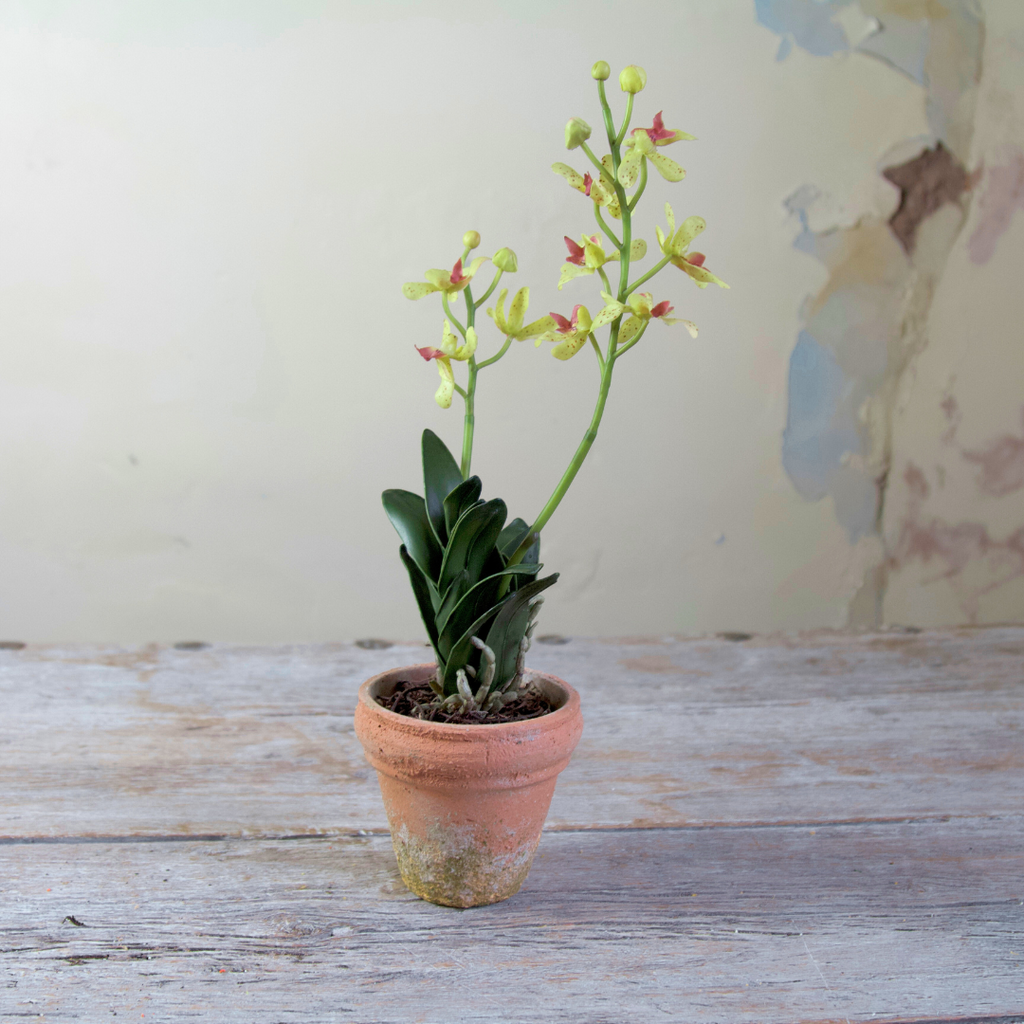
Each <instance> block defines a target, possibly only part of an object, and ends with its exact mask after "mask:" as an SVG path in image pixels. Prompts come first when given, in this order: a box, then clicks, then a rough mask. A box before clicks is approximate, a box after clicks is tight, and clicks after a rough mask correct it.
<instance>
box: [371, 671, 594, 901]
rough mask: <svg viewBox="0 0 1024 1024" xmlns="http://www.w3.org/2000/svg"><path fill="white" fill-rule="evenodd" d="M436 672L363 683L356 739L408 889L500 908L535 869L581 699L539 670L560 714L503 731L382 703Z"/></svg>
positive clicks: (574, 739)
mask: <svg viewBox="0 0 1024 1024" xmlns="http://www.w3.org/2000/svg"><path fill="white" fill-rule="evenodd" d="M433 671H434V666H433V665H412V666H410V667H408V668H398V669H392V670H391V671H390V672H384V673H382V674H381V675H379V676H374V678H373V679H370V680H367V682H365V683H363V685H362V687H360V690H359V704H358V706H357V707H356V717H355V727H356V735H357V736H358V737H359V741H360V743H362V745H363V750H364V751H365V752H366V758H367V760H368V761H369V762H370V764H372V765H373V767H374V768H376V769H377V778H378V779H379V781H380V791H381V795H382V796H383V797H384V808H385V810H386V811H387V815H388V823H389V824H390V826H391V841H392V843H393V845H394V847H395V855H396V856H397V858H398V867H399V870H400V871H401V872H402V880H403V881H404V882H405V884H406V885H407V886H408V887H409V888H410V889H411V890H412V891H413V892H414V893H416V895H417V896H420V897H422V898H423V899H425V900H430V902H431V903H441V904H443V905H445V906H449V907H475V906H480V905H481V904H484V903H497V902H499V901H500V900H505V899H508V898H509V896H512V895H513V894H514V893H516V892H517V891H518V890H519V887H520V886H521V885H522V884H523V881H524V880H525V878H526V875H527V873H528V872H529V870H530V864H531V862H532V861H533V854H534V851H535V850H536V849H537V844H538V842H539V841H540V831H541V826H542V825H543V824H544V819H545V817H547V813H548V807H549V806H550V805H551V797H552V794H553V793H554V791H555V781H556V778H557V776H558V773H559V772H560V771H561V770H562V769H563V768H565V766H566V765H567V764H568V763H569V756H570V755H571V754H572V752H573V749H574V748H575V747H576V744H577V743H578V742H579V738H580V733H581V732H582V731H583V719H582V717H581V716H580V698H579V694H578V693H577V692H576V691H575V690H574V689H573V688H572V687H571V686H569V684H568V683H564V682H562V680H561V679H556V678H555V677H554V676H545V675H539V674H532V678H533V681H534V684H535V685H536V686H537V687H538V688H539V689H540V690H541V691H542V692H543V693H544V694H545V695H546V696H547V697H548V698H549V699H550V700H551V701H552V703H554V704H555V706H556V708H557V710H556V711H553V712H551V713H550V714H547V715H543V716H541V717H540V718H532V719H528V720H527V721H524V722H507V723H502V724H500V725H449V724H447V723H442V722H423V721H420V720H419V719H416V718H410V717H408V716H407V715H398V714H395V713H394V712H393V711H387V710H385V709H384V708H382V707H381V706H380V705H379V704H378V703H377V702H376V700H375V698H376V697H386V696H389V695H390V694H391V693H392V692H393V690H394V688H395V686H396V685H397V683H398V682H399V681H400V680H413V681H416V682H422V681H425V680H426V679H428V678H429V677H430V675H431V674H432V673H433Z"/></svg>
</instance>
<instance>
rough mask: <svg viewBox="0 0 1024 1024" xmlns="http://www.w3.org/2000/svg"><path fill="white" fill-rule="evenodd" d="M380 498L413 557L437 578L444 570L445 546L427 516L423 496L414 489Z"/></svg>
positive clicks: (390, 492) (387, 493)
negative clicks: (438, 538)
mask: <svg viewBox="0 0 1024 1024" xmlns="http://www.w3.org/2000/svg"><path fill="white" fill-rule="evenodd" d="M380 497H381V501H382V502H383V503H384V511H385V512H387V514H388V519H390V520H391V525H392V526H393V527H394V528H395V529H396V530H397V531H398V536H399V537H401V538H402V543H403V544H404V545H405V547H406V549H407V550H408V552H409V554H410V555H411V556H412V558H413V560H414V561H415V562H416V564H417V565H418V566H419V567H420V568H421V569H422V570H423V572H424V573H425V574H426V576H427V577H428V578H429V579H431V580H436V579H437V575H438V573H439V572H440V571H441V547H440V545H439V544H438V543H437V538H436V537H435V536H434V531H433V530H432V529H431V526H430V521H429V520H428V519H427V507H426V505H425V504H424V503H423V499H422V498H421V497H420V496H419V495H418V494H413V493H412V492H411V491H401V490H388V491H385V492H384V493H383V494H382V495H381V496H380Z"/></svg>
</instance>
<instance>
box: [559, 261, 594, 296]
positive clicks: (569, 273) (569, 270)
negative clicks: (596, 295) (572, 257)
mask: <svg viewBox="0 0 1024 1024" xmlns="http://www.w3.org/2000/svg"><path fill="white" fill-rule="evenodd" d="M593 272H594V268H593V267H577V266H576V264H575V263H564V264H563V265H562V273H561V275H560V276H559V278H558V290H559V291H561V290H562V285H563V284H566V283H567V282H568V281H571V280H573V278H576V277H583V276H584V275H585V274H592V273H593Z"/></svg>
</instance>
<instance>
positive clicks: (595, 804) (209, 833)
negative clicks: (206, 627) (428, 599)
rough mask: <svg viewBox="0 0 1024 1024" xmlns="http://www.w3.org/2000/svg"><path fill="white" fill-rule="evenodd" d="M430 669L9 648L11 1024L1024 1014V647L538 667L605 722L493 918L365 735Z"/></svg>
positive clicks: (615, 658)
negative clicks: (445, 862)
mask: <svg viewBox="0 0 1024 1024" xmlns="http://www.w3.org/2000/svg"><path fill="white" fill-rule="evenodd" d="M193 646H194V645H193ZM426 653H427V652H426V651H425V650H424V648H423V647H422V646H420V645H411V644H404V645H394V646H391V647H390V648H388V649H377V650H375V649H369V650H364V649H360V648H359V647H357V646H354V645H348V644H322V645H316V646H293V647H261V648H256V647H239V646H221V645H214V646H210V647H201V648H199V649H181V650H178V649H174V648H167V647H157V646H147V647H142V648H137V649H123V648H112V647H86V646H75V647H33V646H29V647H26V648H24V649H22V650H2V651H0V778H2V782H3V785H2V790H0V837H2V838H0V1022H3V1024H13V1022H15V1021H17V1022H19V1024H20V1022H21V1021H25V1020H40V1021H89V1022H93V1021H115V1020H116V1021H117V1024H121V1022H122V1021H125V1020H129V1021H133V1020H141V1019H142V1018H143V1016H144V1017H145V1018H146V1020H147V1021H179V1020H180V1021H184V1020H199V1021H211V1022H217V1024H221V1022H239V1024H242V1022H244V1024H278V1022H292V1021H294V1022H297V1024H312V1022H320V1021H323V1022H332V1024H333V1022H337V1021H358V1022H363V1021H373V1022H378V1021H379V1022H395V1024H408V1022H430V1024H433V1022H436V1024H453V1022H463V1021H467V1022H468V1021H510V1022H516V1024H524V1022H536V1024H552V1022H560V1021H573V1022H579V1024H620V1022H645V1021H661V1020H664V1021H680V1022H733V1021H744V1022H752V1024H753V1022H756V1024H767V1022H785V1024H790V1022H795V1021H869V1020H871V1021H893V1020H901V1021H906V1020H910V1021H917V1022H923V1021H940V1020H941V1021H947V1020H958V1021H960V1022H961V1024H963V1022H964V1021H972V1022H986V1024H1010V1022H1011V1021H1012V1022H1019V1021H1024V628H991V629H983V630H950V631H943V632H926V633H920V634H912V633H905V632H899V633H897V632H890V633H883V634H871V635H861V636H846V635H831V634H820V633H819V634H814V635H807V636H801V637H772V638H753V639H748V640H732V641H730V640H726V639H704V640H676V639H666V640H663V641H655V640H623V641H616V642H605V641H593V640H577V639H573V640H571V641H569V642H567V643H563V644H553V643H548V644H538V645H535V648H534V650H533V652H531V662H532V664H533V666H534V667H535V668H538V669H543V670H546V671H550V672H553V673H555V674H556V675H559V676H562V677H563V678H565V679H568V680H570V681H571V682H572V683H574V684H575V685H576V686H577V687H578V689H579V690H580V692H581V694H582V697H583V707H584V716H585V719H586V729H585V732H584V735H583V740H582V743H581V745H580V747H579V749H578V750H577V753H576V755H575V758H574V760H573V763H572V765H571V766H570V767H569V769H568V770H567V771H566V772H565V773H564V774H563V775H562V777H561V779H560V781H559V784H558V790H557V792H556V794H555V800H554V804H553V806H552V809H551V815H550V818H549V822H548V828H547V831H546V833H545V835H544V837H543V838H542V840H541V846H540V850H539V852H538V855H537V859H536V861H535V862H534V867H533V871H532V873H531V875H530V877H529V879H528V881H527V883H526V885H525V887H524V888H523V890H522V891H521V892H520V893H519V895H517V896H515V897H514V898H513V899H511V900H509V901H508V902H506V903H502V904H497V905H495V906H490V907H480V908H476V909H473V910H453V909H450V908H445V907H437V906H433V905H431V904H429V903H423V902H421V901H420V900H418V899H416V898H415V897H413V896H412V895H411V894H410V893H409V892H408V891H407V890H406V889H405V888H404V887H403V886H402V883H401V881H400V879H399V877H398V873H397V871H396V868H395V864H394V859H393V857H392V853H391V848H390V846H391V844H390V840H389V838H388V835H387V825H386V821H385V818H384V814H383V809H382V807H381V803H380V795H379V792H378V789H377V783H376V780H375V778H374V777H373V774H372V772H371V771H370V770H369V769H368V766H367V765H366V764H365V762H364V761H363V757H362V753H361V751H360V749H359V746H358V744H357V742H356V739H355V736H354V735H353V732H352V709H353V706H354V703H355V695H356V689H357V687H358V686H359V684H360V682H361V681H362V680H363V679H364V678H366V677H367V676H369V675H371V674H372V673H375V672H378V671H381V670H383V669H384V668H387V667H391V666H394V665H402V664H408V663H412V662H417V661H423V660H425V656H426Z"/></svg>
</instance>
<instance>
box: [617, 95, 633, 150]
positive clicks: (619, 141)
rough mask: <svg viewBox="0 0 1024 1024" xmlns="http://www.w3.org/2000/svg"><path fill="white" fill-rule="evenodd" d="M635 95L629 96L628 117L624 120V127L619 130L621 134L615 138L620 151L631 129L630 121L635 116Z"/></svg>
mask: <svg viewBox="0 0 1024 1024" xmlns="http://www.w3.org/2000/svg"><path fill="white" fill-rule="evenodd" d="M633 96H634V94H633V93H630V94H629V98H628V99H627V100H626V116H625V117H624V118H623V119H622V126H621V127H620V128H619V134H618V135H616V136H615V142H614V147H615V148H616V149H618V147H619V146H621V145H622V140H623V139H624V138H625V137H626V131H627V129H628V128H629V119H630V118H631V117H632V116H633Z"/></svg>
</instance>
